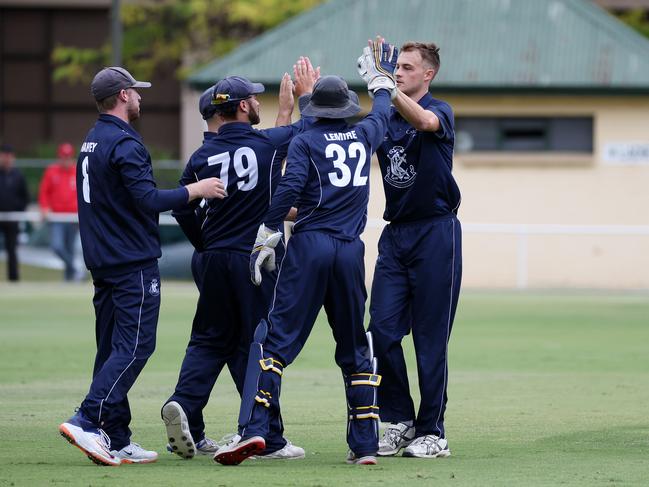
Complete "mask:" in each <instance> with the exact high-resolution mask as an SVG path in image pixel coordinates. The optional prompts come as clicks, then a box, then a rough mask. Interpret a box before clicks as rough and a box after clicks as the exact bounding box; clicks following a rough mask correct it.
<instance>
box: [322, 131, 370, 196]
mask: <svg viewBox="0 0 649 487" xmlns="http://www.w3.org/2000/svg"><path fill="white" fill-rule="evenodd" d="M347 154H349V158H350V159H358V164H357V165H356V170H355V171H354V181H353V182H352V171H351V169H349V166H348V165H347V164H345V161H346V160H347ZM325 157H326V158H327V159H333V161H331V162H332V163H333V165H334V167H335V168H336V169H338V170H339V171H340V175H339V174H338V173H337V172H335V171H334V172H330V173H329V174H328V176H329V181H331V184H333V185H334V186H338V187H339V188H344V187H345V186H349V183H350V182H352V185H353V186H365V185H366V184H367V176H362V175H361V172H362V170H363V166H364V165H365V162H367V161H366V159H367V153H366V151H365V146H364V145H363V144H361V143H360V142H352V143H351V144H349V147H348V148H347V153H345V149H343V148H342V146H340V145H338V144H329V145H328V146H327V147H325Z"/></svg>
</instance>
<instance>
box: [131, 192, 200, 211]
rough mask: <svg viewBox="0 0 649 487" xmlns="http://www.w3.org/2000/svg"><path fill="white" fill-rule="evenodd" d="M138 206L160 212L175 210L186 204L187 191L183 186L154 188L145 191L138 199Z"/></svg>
mask: <svg viewBox="0 0 649 487" xmlns="http://www.w3.org/2000/svg"><path fill="white" fill-rule="evenodd" d="M138 201H139V204H140V206H141V207H142V208H143V209H144V210H146V211H151V212H156V213H160V212H163V211H168V210H177V209H180V208H182V207H183V206H185V205H186V204H187V201H188V192H187V189H186V188H184V187H180V188H176V189H156V188H152V190H151V191H148V192H147V193H145V194H144V195H143V196H142V197H141V198H139V199H138Z"/></svg>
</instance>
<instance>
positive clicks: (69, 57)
mask: <svg viewBox="0 0 649 487" xmlns="http://www.w3.org/2000/svg"><path fill="white" fill-rule="evenodd" d="M322 1H323V0H182V1H178V0H147V1H137V2H131V3H124V4H123V5H122V8H121V12H120V16H121V19H122V25H123V51H122V59H123V60H124V61H123V62H124V65H125V66H128V68H129V70H130V71H131V72H132V73H133V74H134V76H136V77H138V76H139V77H142V78H144V79H149V78H151V77H152V76H153V74H154V73H155V72H156V71H157V70H159V69H160V68H162V67H165V68H166V69H169V68H171V69H174V70H175V72H176V75H177V76H178V77H179V78H181V79H182V78H184V77H185V76H186V75H187V74H188V73H189V72H190V71H191V70H193V69H195V68H196V67H198V66H200V65H201V64H204V63H207V62H210V61H212V60H213V59H215V58H219V57H221V56H223V55H225V54H227V53H228V52H229V51H231V50H232V49H234V48H235V47H236V46H238V45H239V44H240V43H242V42H244V41H246V40H248V39H250V38H252V37H255V36H257V35H259V34H260V33H261V32H263V31H265V30H266V29H269V28H272V27H274V26H276V25H278V24H280V23H281V22H283V21H285V20H287V19H288V18H290V17H292V16H294V15H296V14H298V13H300V12H302V11H304V10H307V9H310V8H312V7H314V6H316V5H318V4H320V3H322ZM110 59H111V47H110V43H109V42H107V43H106V44H105V45H104V46H102V47H101V48H99V49H79V48H76V47H72V46H64V45H59V46H56V47H55V49H54V50H53V53H52V60H53V63H54V65H55V69H54V75H53V76H54V79H55V80H56V81H60V80H67V81H69V82H83V83H87V82H89V81H90V79H89V77H90V76H91V73H94V72H96V70H97V69H99V68H100V67H101V66H106V65H109V64H110Z"/></svg>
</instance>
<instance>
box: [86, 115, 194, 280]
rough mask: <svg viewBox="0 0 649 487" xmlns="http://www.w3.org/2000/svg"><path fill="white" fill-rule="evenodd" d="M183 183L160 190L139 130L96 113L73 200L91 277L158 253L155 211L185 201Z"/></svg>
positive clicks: (135, 265) (122, 268)
mask: <svg viewBox="0 0 649 487" xmlns="http://www.w3.org/2000/svg"><path fill="white" fill-rule="evenodd" d="M187 198H188V192H187V189H186V188H176V189H170V190H158V189H157V188H156V184H155V181H154V180H153V172H152V166H151V157H150V156H149V152H148V151H147V150H146V148H145V147H144V144H143V143H142V139H141V137H140V135H139V134H138V133H137V132H136V131H135V129H133V127H131V125H130V124H128V123H126V122H124V121H123V120H121V119H120V118H118V117H115V116H113V115H108V114H105V113H103V114H101V115H99V119H98V120H97V122H96V123H95V126H94V127H93V128H92V129H90V131H89V132H88V135H87V136H86V139H85V141H84V142H83V144H82V145H81V149H80V151H79V159H78V160H77V202H78V204H79V230H80V234H81V243H82V247H83V258H84V259H85V262H86V266H87V267H88V269H90V271H91V272H92V275H93V277H99V278H101V277H105V276H108V275H119V274H123V273H127V272H132V271H134V270H137V268H138V266H139V267H140V268H142V267H144V266H146V265H149V264H151V263H153V262H154V261H155V259H157V258H158V257H160V255H161V251H160V237H159V234H158V214H159V212H161V211H166V210H170V209H173V208H180V207H182V206H183V205H185V204H186V203H187Z"/></svg>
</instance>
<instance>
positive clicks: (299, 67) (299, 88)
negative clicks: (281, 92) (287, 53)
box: [293, 56, 320, 98]
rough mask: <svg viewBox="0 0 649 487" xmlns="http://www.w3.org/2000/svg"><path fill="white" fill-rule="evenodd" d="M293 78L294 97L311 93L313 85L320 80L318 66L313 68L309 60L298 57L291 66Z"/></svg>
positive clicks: (304, 57)
mask: <svg viewBox="0 0 649 487" xmlns="http://www.w3.org/2000/svg"><path fill="white" fill-rule="evenodd" d="M293 78H295V96H297V97H298V98H299V97H300V96H302V95H304V94H307V93H311V92H313V85H314V84H315V82H316V81H317V80H318V78H320V66H318V67H317V68H315V69H314V68H313V65H312V64H311V60H310V59H309V58H308V57H306V56H300V57H299V58H298V60H297V61H296V62H295V64H294V65H293Z"/></svg>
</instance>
